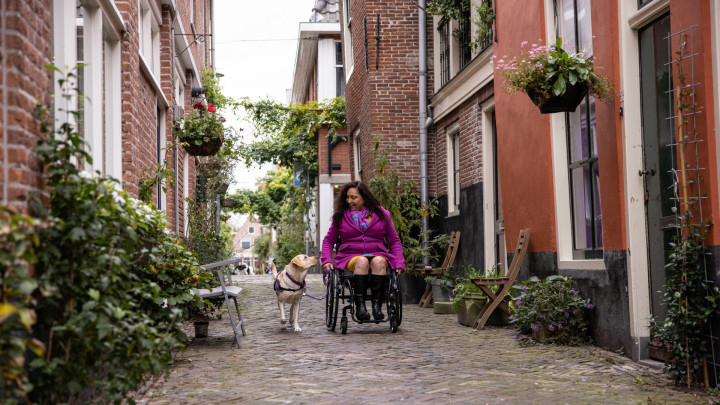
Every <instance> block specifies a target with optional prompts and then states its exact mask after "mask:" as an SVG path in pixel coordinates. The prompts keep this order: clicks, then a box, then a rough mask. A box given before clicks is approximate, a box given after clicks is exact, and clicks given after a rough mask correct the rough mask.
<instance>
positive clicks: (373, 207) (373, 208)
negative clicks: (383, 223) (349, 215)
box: [332, 181, 385, 225]
mask: <svg viewBox="0 0 720 405" xmlns="http://www.w3.org/2000/svg"><path fill="white" fill-rule="evenodd" d="M351 188H356V189H357V191H358V194H360V197H362V198H363V200H364V201H365V207H367V209H368V211H370V212H372V213H373V214H376V215H377V216H378V218H385V214H384V213H383V211H382V209H380V203H379V202H378V200H377V198H375V196H374V195H373V194H372V192H371V191H370V188H368V186H366V185H365V183H363V182H361V181H351V182H350V183H347V184H345V185H344V186H343V188H342V190H340V194H338V196H337V198H336V199H335V212H333V217H332V220H333V223H334V224H335V225H340V221H342V218H343V215H345V211H347V210H349V209H350V206H349V205H348V203H347V194H348V190H350V189H351Z"/></svg>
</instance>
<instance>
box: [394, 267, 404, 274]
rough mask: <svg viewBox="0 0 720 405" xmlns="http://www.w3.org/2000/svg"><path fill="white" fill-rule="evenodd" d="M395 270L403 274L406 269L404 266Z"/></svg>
mask: <svg viewBox="0 0 720 405" xmlns="http://www.w3.org/2000/svg"><path fill="white" fill-rule="evenodd" d="M395 271H396V272H397V274H398V276H399V275H401V274H403V272H404V271H405V269H403V268H402V267H400V268H397V269H395Z"/></svg>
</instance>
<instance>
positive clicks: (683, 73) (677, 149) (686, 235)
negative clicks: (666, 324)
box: [666, 26, 720, 387]
mask: <svg viewBox="0 0 720 405" xmlns="http://www.w3.org/2000/svg"><path fill="white" fill-rule="evenodd" d="M696 28H698V26H691V27H689V28H687V29H684V30H681V31H679V32H676V33H674V34H670V35H668V36H667V43H668V45H667V46H668V49H669V51H670V54H671V55H673V56H672V58H671V60H670V61H669V62H668V65H669V70H670V71H672V72H673V74H671V75H668V81H669V86H668V88H669V89H670V90H669V93H670V94H669V96H670V97H668V100H669V101H668V102H669V103H670V104H671V105H670V107H671V111H673V112H674V113H673V115H672V116H670V117H668V118H667V119H668V120H671V122H672V125H673V126H674V127H675V137H674V142H673V143H671V144H669V145H668V146H669V149H670V151H671V154H672V156H671V158H672V161H673V162H675V164H674V165H673V169H671V175H672V177H673V180H674V184H673V188H674V189H673V200H674V201H673V202H674V206H675V208H676V214H677V223H678V228H677V230H678V235H677V238H678V239H676V243H677V242H682V243H681V244H679V247H678V248H677V249H676V250H675V251H674V252H673V251H671V252H669V253H670V255H672V254H676V255H679V257H681V258H682V259H678V260H676V261H675V264H678V263H680V265H679V266H678V267H682V270H681V271H679V272H678V275H679V276H680V279H681V280H680V281H679V284H683V283H685V286H684V287H683V288H684V290H683V291H685V292H688V291H693V290H692V288H688V287H687V284H688V278H689V277H692V276H689V275H688V274H689V271H686V270H687V268H686V266H685V264H686V256H685V255H684V253H686V249H687V248H686V247H685V246H686V242H687V241H688V240H689V239H691V238H692V237H693V232H698V234H697V235H699V238H698V240H699V241H700V243H701V244H704V242H703V240H704V235H705V231H706V230H707V228H708V227H709V226H710V225H711V224H710V223H709V221H706V218H705V217H704V215H705V213H704V209H703V201H705V200H706V199H707V196H706V195H705V192H704V191H703V189H702V185H703V175H704V173H705V172H706V168H705V167H702V165H701V161H700V150H701V149H700V148H701V147H702V144H703V142H704V139H703V138H702V136H701V134H700V133H699V132H698V130H697V121H698V116H699V115H701V114H704V113H705V111H704V109H703V108H702V106H699V105H698V104H697V100H696V92H697V89H698V86H700V85H701V83H699V82H697V81H696V76H695V58H696V57H697V56H698V55H699V53H697V52H695V49H694V34H695V30H696ZM673 45H675V49H674V50H673ZM673 81H675V83H673ZM688 214H689V215H688ZM687 246H690V245H687ZM702 248H703V250H702V252H705V250H704V247H702ZM678 251H679V252H680V253H678ZM716 261H717V259H715V258H714V257H713V256H710V255H707V254H706V253H703V258H702V259H701V260H699V261H698V266H699V267H698V269H699V270H700V271H701V272H702V274H701V280H700V281H701V282H702V281H704V282H705V283H706V284H707V285H708V286H710V289H713V288H714V286H715V285H716V284H717V280H716V279H715V271H713V270H714V269H715V267H717V266H718V265H720V262H719V263H716ZM669 263H670V264H671V265H672V264H673V260H672V259H670V260H669ZM711 263H714V265H710V264H711ZM703 278H704V280H702V279H703ZM671 284H673V282H672V281H670V280H669V281H668V284H667V285H666V287H667V286H669V285H671ZM674 284H675V285H677V284H678V283H677V282H675V283H674ZM695 291H697V290H695ZM688 295H689V294H688ZM702 295H704V294H702ZM666 296H667V295H666ZM694 298H697V297H691V296H684V297H681V298H680V299H679V300H677V301H674V302H673V304H674V305H677V306H678V307H681V306H683V305H684V307H685V309H688V302H691V304H690V309H692V300H693V299H694ZM703 298H704V297H700V301H702V299H703ZM666 302H667V301H666ZM708 305H710V304H708ZM714 308H717V306H714ZM678 312H682V311H678ZM712 312H714V310H713V311H712ZM712 312H711V313H712ZM701 328H702V334H703V338H704V339H703V340H704V341H705V342H706V344H707V349H708V350H707V356H705V358H704V359H703V360H701V361H702V371H701V372H700V373H699V374H700V375H701V376H702V377H701V378H702V379H704V383H705V385H706V386H709V385H712V386H716V387H717V386H718V382H719V381H720V380H719V374H720V364H719V361H720V337H719V333H718V330H720V316H718V315H717V314H715V315H714V316H711V317H710V319H709V322H705V323H704V324H703V323H702V322H701ZM688 342H689V339H688V338H687V337H686V338H685V344H681V346H684V349H685V351H686V353H688V352H689V351H690V350H691V349H692V345H691V344H688ZM689 357H691V356H690V355H687V357H686V359H687V358H689ZM683 362H684V363H685V364H686V370H681V371H685V372H686V374H685V380H686V382H687V384H688V385H690V382H691V380H692V374H694V373H696V374H697V372H696V371H693V370H692V367H691V363H692V362H691V361H690V360H688V361H685V360H683ZM676 375H677V374H676Z"/></svg>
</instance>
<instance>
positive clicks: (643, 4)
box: [638, 0, 653, 8]
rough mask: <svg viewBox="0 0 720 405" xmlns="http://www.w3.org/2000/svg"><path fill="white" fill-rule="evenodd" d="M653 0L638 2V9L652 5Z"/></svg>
mask: <svg viewBox="0 0 720 405" xmlns="http://www.w3.org/2000/svg"><path fill="white" fill-rule="evenodd" d="M652 1H653V0H638V8H643V7H645V6H647V5H648V4H650V3H652Z"/></svg>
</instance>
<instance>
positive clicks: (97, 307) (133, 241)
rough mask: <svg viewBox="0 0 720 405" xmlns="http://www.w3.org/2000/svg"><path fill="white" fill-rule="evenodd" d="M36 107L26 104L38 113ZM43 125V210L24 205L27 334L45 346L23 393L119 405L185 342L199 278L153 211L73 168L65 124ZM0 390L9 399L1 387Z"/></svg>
mask: <svg viewBox="0 0 720 405" xmlns="http://www.w3.org/2000/svg"><path fill="white" fill-rule="evenodd" d="M70 76H71V77H72V75H70ZM46 112H47V111H46V110H45V109H44V108H42V107H38V108H37V109H36V113H37V115H38V117H46V116H47V115H46ZM67 113H68V114H69V115H73V114H75V115H76V113H74V112H67ZM49 128H50V126H49V124H48V122H46V121H41V131H42V132H44V133H46V134H47V135H46V139H45V140H44V141H42V142H41V143H40V145H39V146H38V148H37V153H38V155H39V157H40V158H41V159H42V161H43V163H44V165H45V169H46V173H47V180H46V184H47V186H48V188H49V191H50V200H49V209H48V207H46V206H44V205H43V204H41V203H40V201H39V198H37V197H35V204H34V207H33V209H34V210H36V212H37V213H38V215H39V216H40V217H41V218H42V220H43V225H44V226H43V228H42V229H39V230H38V231H37V239H38V249H37V263H36V266H35V275H34V281H35V282H36V283H37V288H36V289H35V290H34V291H33V297H36V299H37V301H36V303H34V304H35V311H36V314H37V324H36V326H35V330H34V334H35V335H36V337H37V338H38V339H39V340H40V341H42V342H43V343H44V344H45V346H46V350H45V352H44V353H42V352H36V354H37V355H38V357H35V358H34V359H33V360H32V361H31V362H30V364H29V365H27V366H26V369H27V370H28V371H29V377H28V380H29V382H30V384H27V386H26V390H27V391H29V394H30V395H29V399H30V401H32V402H37V403H53V404H62V403H98V402H101V403H109V402H114V403H120V402H121V401H123V399H124V398H125V396H126V394H127V393H128V392H129V391H132V390H135V389H137V388H138V386H139V385H140V384H141V383H143V381H145V378H146V377H147V376H148V374H151V375H158V374H160V373H162V372H164V371H167V370H168V368H169V364H170V360H171V354H170V353H171V350H173V349H176V348H179V347H182V342H183V341H184V340H185V339H186V336H185V334H184V333H183V331H182V329H181V326H182V320H183V317H184V315H185V314H186V308H188V307H192V306H201V305H202V300H201V299H200V298H199V297H198V296H197V295H194V294H193V291H192V287H195V286H200V285H201V284H202V283H203V281H204V278H203V277H204V276H203V275H201V274H198V273H197V265H198V263H197V260H196V258H195V257H194V256H193V255H192V253H190V252H189V251H188V250H187V249H186V248H185V247H184V246H183V244H182V243H181V242H179V241H177V240H175V239H174V238H173V236H172V235H171V234H170V233H169V231H168V230H167V228H166V222H165V217H164V214H163V213H162V212H159V211H156V210H154V209H152V208H151V207H150V206H148V205H146V204H144V203H142V202H140V201H139V200H137V199H135V198H132V197H130V196H129V195H128V194H127V192H125V191H124V190H122V189H121V188H120V186H119V185H118V184H117V183H116V182H115V181H114V180H109V179H103V178H100V177H93V176H91V175H88V174H85V173H83V172H81V168H82V167H84V166H85V165H86V164H87V163H90V162H91V160H90V156H89V155H88V154H87V152H86V150H85V144H84V141H83V138H82V136H81V135H80V134H78V133H77V132H76V131H75V130H74V129H73V127H72V126H71V125H70V124H67V123H66V124H63V125H61V126H60V127H59V128H58V129H57V130H56V132H50V131H49ZM14 255H15V256H16V257H15V258H11V259H9V260H4V261H5V262H16V261H17V260H18V259H19V258H20V259H22V258H23V255H22V253H19V252H18V250H17V249H16V250H15V253H14ZM21 287H22V288H25V289H27V287H28V286H27V285H26V286H21ZM22 288H21V291H22ZM5 332H6V331H5V330H3V331H2V333H3V335H2V336H1V337H0V341H3V342H4V341H6V339H7V337H6V335H5ZM30 388H32V390H30ZM1 392H2V395H4V396H5V397H4V398H5V400H6V401H10V402H11V401H12V398H11V397H7V395H8V394H11V392H10V391H1Z"/></svg>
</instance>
